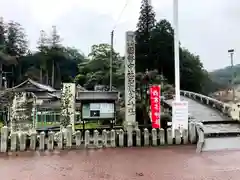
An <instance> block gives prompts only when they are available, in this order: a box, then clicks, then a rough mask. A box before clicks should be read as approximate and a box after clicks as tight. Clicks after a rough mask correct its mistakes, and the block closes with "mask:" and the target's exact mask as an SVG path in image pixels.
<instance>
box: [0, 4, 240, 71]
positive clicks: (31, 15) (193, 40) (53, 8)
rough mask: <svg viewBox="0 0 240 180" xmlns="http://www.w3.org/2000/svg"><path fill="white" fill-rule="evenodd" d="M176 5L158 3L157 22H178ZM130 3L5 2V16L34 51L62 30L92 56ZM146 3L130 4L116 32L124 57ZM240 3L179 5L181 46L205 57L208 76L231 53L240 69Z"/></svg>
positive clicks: (70, 42) (66, 38)
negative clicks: (43, 37) (43, 35)
mask: <svg viewBox="0 0 240 180" xmlns="http://www.w3.org/2000/svg"><path fill="white" fill-rule="evenodd" d="M172 1H173V0H152V5H153V6H154V10H155V12H156V15H157V19H158V20H160V19H163V18H167V19H168V20H169V21H171V22H172V7H173V5H172ZM125 2H126V0H0V4H1V5H0V16H3V17H4V19H5V20H6V21H8V20H14V21H17V22H19V23H21V24H22V26H23V27H24V28H25V29H26V32H27V34H28V39H29V43H30V47H31V48H32V49H34V48H35V46H36V41H37V39H38V37H39V31H40V30H41V29H44V30H46V31H49V30H50V29H51V26H52V25H56V26H57V28H58V31H59V33H60V35H61V37H62V38H63V39H64V44H66V45H68V46H74V47H76V48H77V49H80V50H82V51H83V52H84V54H86V55H87V54H88V53H89V52H90V47H91V45H93V44H98V43H109V42H110V31H111V30H112V28H113V26H114V25H115V23H116V21H117V19H118V17H119V14H120V12H121V11H122V9H123V7H124V5H125ZM140 2H141V0H129V3H128V6H127V8H126V9H125V11H124V13H123V16H122V18H121V20H120V21H119V22H118V24H117V27H116V30H115V39H114V46H115V49H116V50H117V51H119V52H120V53H121V54H124V43H125V42H124V40H125V31H128V30H135V28H136V23H137V20H138V16H139V8H140ZM239 22H240V1H239V0H179V30H180V40H181V44H182V45H183V46H184V47H186V48H188V49H189V50H190V51H191V52H193V53H196V54H198V55H200V57H201V61H202V62H203V64H204V67H205V68H206V69H207V70H213V69H217V68H222V67H224V66H227V65H229V64H230V59H229V55H228V53H227V50H228V49H229V48H234V49H235V51H236V52H235V56H234V58H235V59H234V61H235V62H234V63H235V64H240V59H238V57H240V50H239V53H238V48H239V49H240V35H239V32H240V23H239Z"/></svg>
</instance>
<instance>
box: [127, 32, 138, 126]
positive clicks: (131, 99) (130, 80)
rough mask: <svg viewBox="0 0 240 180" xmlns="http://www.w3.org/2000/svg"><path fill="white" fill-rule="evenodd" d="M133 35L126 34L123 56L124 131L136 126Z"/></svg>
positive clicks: (131, 33)
mask: <svg viewBox="0 0 240 180" xmlns="http://www.w3.org/2000/svg"><path fill="white" fill-rule="evenodd" d="M135 82H136V80H135V33H134V32H133V31H128V32H126V55H125V123H124V126H125V129H127V130H129V129H133V128H135V127H136V126H137V124H136V97H135V96H136V93H135V90H136V86H135Z"/></svg>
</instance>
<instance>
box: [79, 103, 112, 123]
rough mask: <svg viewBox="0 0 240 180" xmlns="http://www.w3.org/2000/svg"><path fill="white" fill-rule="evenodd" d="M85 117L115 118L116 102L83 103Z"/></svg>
mask: <svg viewBox="0 0 240 180" xmlns="http://www.w3.org/2000/svg"><path fill="white" fill-rule="evenodd" d="M82 113H83V118H86V119H91V118H93V119H94V118H98V119H101V118H114V103H90V104H83V107H82Z"/></svg>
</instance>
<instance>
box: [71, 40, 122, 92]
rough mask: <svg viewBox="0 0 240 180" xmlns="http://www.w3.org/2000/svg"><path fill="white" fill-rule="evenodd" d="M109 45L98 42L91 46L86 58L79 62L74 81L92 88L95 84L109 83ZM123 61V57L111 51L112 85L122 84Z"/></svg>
mask: <svg viewBox="0 0 240 180" xmlns="http://www.w3.org/2000/svg"><path fill="white" fill-rule="evenodd" d="M110 50H111V47H110V45H109V44H98V45H93V46H92V51H91V53H89V55H88V60H85V61H84V62H83V63H80V64H79V74H78V75H77V76H76V78H75V82H77V83H78V84H80V85H82V86H84V87H86V88H87V89H92V90H93V89H94V86H95V85H99V84H101V85H106V86H108V85H109V70H110V66H109V57H110ZM123 62H124V59H123V57H121V56H120V55H119V53H117V52H115V51H114V52H113V68H112V69H113V86H115V87H117V86H119V85H123V84H124V83H123V82H124V81H123V79H124V75H123V72H124V71H123V70H124V69H123Z"/></svg>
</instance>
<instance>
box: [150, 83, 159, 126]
mask: <svg viewBox="0 0 240 180" xmlns="http://www.w3.org/2000/svg"><path fill="white" fill-rule="evenodd" d="M150 100H151V116H152V128H160V114H161V87H160V86H151V87H150Z"/></svg>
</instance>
